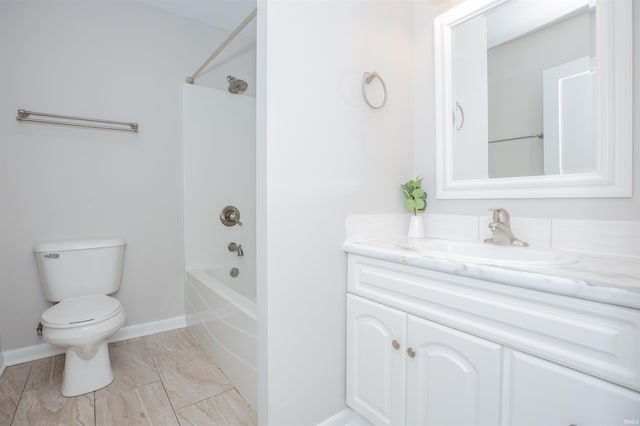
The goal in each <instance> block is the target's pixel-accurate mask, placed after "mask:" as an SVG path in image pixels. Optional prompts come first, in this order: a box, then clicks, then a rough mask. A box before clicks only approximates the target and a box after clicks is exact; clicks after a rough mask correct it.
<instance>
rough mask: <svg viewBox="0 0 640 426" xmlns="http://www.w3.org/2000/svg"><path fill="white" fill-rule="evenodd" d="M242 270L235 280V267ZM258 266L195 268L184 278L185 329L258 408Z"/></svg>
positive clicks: (243, 394) (239, 390) (249, 401)
mask: <svg viewBox="0 0 640 426" xmlns="http://www.w3.org/2000/svg"><path fill="white" fill-rule="evenodd" d="M232 268H236V269H237V271H239V274H238V276H236V277H232V276H231V269H232ZM255 282H256V280H255V265H235V266H216V267H209V268H202V269H191V270H188V271H187V274H186V285H185V306H186V314H187V315H186V316H187V326H188V327H189V330H190V331H191V332H192V333H193V334H194V335H195V336H196V337H197V338H198V340H199V341H200V343H201V344H202V347H203V348H204V350H205V351H207V352H208V353H209V355H211V357H212V358H213V359H214V360H215V362H216V363H217V364H218V366H219V367H220V369H221V370H222V371H223V372H224V374H225V375H226V376H227V377H228V378H229V380H231V381H232V382H233V384H234V385H235V387H236V388H237V389H238V392H240V394H241V395H242V396H243V397H244V398H245V400H246V401H247V402H248V403H249V404H250V405H251V406H252V407H253V408H254V409H257V393H258V389H257V388H258V385H257V382H258V374H257V358H258V354H257V352H258V351H257V342H256V285H255Z"/></svg>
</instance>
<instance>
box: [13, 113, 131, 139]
mask: <svg viewBox="0 0 640 426" xmlns="http://www.w3.org/2000/svg"><path fill="white" fill-rule="evenodd" d="M32 116H34V117H49V118H53V119H58V120H42V119H39V118H31V117H32ZM16 120H18V121H24V122H27V123H44V124H53V125H56V126H71V127H85V128H90V129H103V130H116V131H119V132H134V133H138V129H139V126H138V123H131V122H126V121H113V120H100V119H97V118H85V117H75V116H72V115H61V114H48V113H45V112H34V111H28V110H26V109H19V110H18V115H17V116H16ZM61 120H66V121H61Z"/></svg>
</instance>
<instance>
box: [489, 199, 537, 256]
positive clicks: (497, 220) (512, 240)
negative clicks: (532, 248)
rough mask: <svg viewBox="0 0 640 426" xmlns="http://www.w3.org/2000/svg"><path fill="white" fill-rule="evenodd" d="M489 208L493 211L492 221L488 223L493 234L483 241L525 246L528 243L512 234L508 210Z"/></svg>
mask: <svg viewBox="0 0 640 426" xmlns="http://www.w3.org/2000/svg"><path fill="white" fill-rule="evenodd" d="M489 210H490V211H492V212H493V221H492V222H491V223H490V224H489V229H491V233H492V234H493V236H492V237H491V238H487V239H486V240H484V242H485V243H490V244H504V245H510V246H520V247H526V246H528V245H529V244H527V243H526V242H524V241H522V240H519V239H517V238H516V237H515V235H513V232H512V231H511V221H510V218H509V212H508V211H506V210H505V209H499V208H494V209H489Z"/></svg>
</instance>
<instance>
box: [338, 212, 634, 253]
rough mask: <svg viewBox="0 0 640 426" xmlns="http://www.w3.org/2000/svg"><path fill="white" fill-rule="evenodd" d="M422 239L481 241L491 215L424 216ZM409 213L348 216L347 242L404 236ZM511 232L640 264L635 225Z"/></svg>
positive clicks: (575, 223)
mask: <svg viewBox="0 0 640 426" xmlns="http://www.w3.org/2000/svg"><path fill="white" fill-rule="evenodd" d="M422 216H423V217H424V222H425V230H426V234H427V238H446V239H452V240H465V241H483V240H484V239H485V238H489V237H490V236H491V231H490V230H489V228H488V226H487V225H488V224H489V223H490V222H491V216H488V215H487V216H463V215H443V214H423V215H422ZM408 225H409V215H406V214H384V215H349V216H347V221H346V239H347V240H348V241H359V240H367V239H375V238H386V237H394V236H401V235H406V232H407V227H408ZM511 230H512V231H513V233H514V235H515V236H516V237H518V238H519V239H521V240H523V241H526V242H528V243H529V245H530V246H531V247H536V248H547V249H548V248H553V249H558V250H572V251H579V252H584V253H596V254H604V255H612V256H624V257H632V258H638V259H639V260H640V221H638V222H634V221H601V220H570V219H553V218H542V219H541V218H526V217H512V218H511Z"/></svg>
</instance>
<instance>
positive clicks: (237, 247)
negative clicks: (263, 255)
mask: <svg viewBox="0 0 640 426" xmlns="http://www.w3.org/2000/svg"><path fill="white" fill-rule="evenodd" d="M227 249H228V250H229V251H230V252H232V253H233V252H234V251H235V252H237V253H238V256H244V250H242V244H236V243H229V245H228V246H227Z"/></svg>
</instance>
